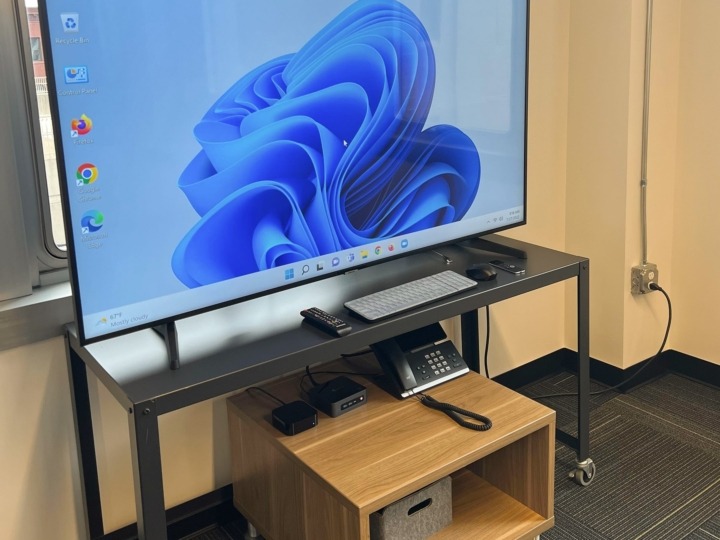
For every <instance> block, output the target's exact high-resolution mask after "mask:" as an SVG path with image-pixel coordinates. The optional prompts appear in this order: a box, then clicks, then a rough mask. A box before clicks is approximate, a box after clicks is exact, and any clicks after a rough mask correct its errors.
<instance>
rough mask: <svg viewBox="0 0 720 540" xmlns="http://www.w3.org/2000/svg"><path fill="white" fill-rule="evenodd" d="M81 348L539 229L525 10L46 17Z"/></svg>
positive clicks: (214, 4)
mask: <svg viewBox="0 0 720 540" xmlns="http://www.w3.org/2000/svg"><path fill="white" fill-rule="evenodd" d="M40 12H41V16H42V17H43V18H44V22H45V35H44V36H43V37H44V44H45V53H46V62H47V63H48V64H49V70H48V71H49V74H48V79H49V81H48V82H49V88H50V90H49V91H50V94H51V106H52V111H53V117H54V121H55V125H56V130H55V131H56V147H57V151H58V152H57V154H58V155H57V157H58V167H59V169H60V178H61V195H62V201H63V209H64V212H65V222H66V233H67V244H68V255H69V266H70V275H71V282H72V289H73V296H74V305H75V317H76V323H77V326H78V337H79V339H80V342H81V343H83V344H87V343H91V342H94V341H98V340H101V339H105V338H109V337H112V336H117V335H119V334H121V333H125V332H130V331H134V330H139V329H142V328H150V327H157V326H158V325H164V324H165V323H168V322H172V321H175V320H178V319H180V318H183V317H187V316H190V315H194V314H198V313H201V312H204V311H207V310H210V309H214V308H218V307H221V306H226V305H230V304H232V303H235V302H240V301H243V300H247V299H250V298H255V297H258V296H260V295H265V294H270V293H273V292H276V291H279V290H283V289H286V288H289V287H294V286H300V285H302V284H305V283H308V282H311V281H317V280H320V279H324V278H327V277H329V276H333V275H336V274H339V273H342V272H347V271H349V270H351V269H356V268H358V267H362V266H367V265H372V264H377V263H380V262H383V261H386V260H388V259H391V258H396V257H402V256H406V255H408V254H411V253H414V252H417V251H419V250H427V249H430V248H436V247H438V246H441V245H444V244H449V243H453V242H457V241H460V240H464V239H469V238H473V237H477V236H479V235H483V234H487V233H491V232H497V231H500V230H503V229H507V228H509V227H514V226H517V225H521V224H523V223H525V222H526V166H525V164H526V105H527V34H528V1H527V0H506V1H502V2H498V1H497V0H443V1H437V0H402V2H400V1H395V0H307V1H303V2H300V1H297V0H264V1H260V0H245V1H238V0H151V1H148V0H143V1H139V0H102V1H98V0H43V1H41V2H40Z"/></svg>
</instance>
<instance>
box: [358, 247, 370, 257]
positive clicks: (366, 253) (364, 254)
mask: <svg viewBox="0 0 720 540" xmlns="http://www.w3.org/2000/svg"><path fill="white" fill-rule="evenodd" d="M368 255H369V253H368V250H367V249H361V250H360V258H361V259H367V258H368Z"/></svg>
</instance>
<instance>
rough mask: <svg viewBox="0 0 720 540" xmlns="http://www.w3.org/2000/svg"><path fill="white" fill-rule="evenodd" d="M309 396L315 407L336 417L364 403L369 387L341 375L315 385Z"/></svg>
mask: <svg viewBox="0 0 720 540" xmlns="http://www.w3.org/2000/svg"><path fill="white" fill-rule="evenodd" d="M308 396H309V397H310V402H311V403H312V404H313V405H314V406H315V407H317V408H318V409H320V410H321V411H322V412H324V413H325V414H327V415H328V416H332V417H336V416H340V415H341V414H345V413H346V412H349V411H352V410H353V409H356V408H358V407H360V406H361V405H364V404H365V402H366V401H367V388H365V387H364V386H363V385H362V384H360V383H356V382H355V381H353V380H352V379H350V378H348V377H345V376H340V377H335V378H334V379H331V380H330V381H328V382H326V383H322V384H319V385H317V386H313V387H312V388H311V389H310V390H309V391H308Z"/></svg>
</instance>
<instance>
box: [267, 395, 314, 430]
mask: <svg viewBox="0 0 720 540" xmlns="http://www.w3.org/2000/svg"><path fill="white" fill-rule="evenodd" d="M317 423H318V418H317V411H316V410H315V409H313V408H312V407H311V406H310V405H308V404H307V403H305V402H304V401H300V400H298V401H293V402H292V403H286V404H285V405H282V406H280V407H277V408H276V409H273V412H272V425H273V426H275V427H276V428H277V429H279V430H280V431H282V432H283V433H284V434H285V435H297V434H298V433H302V432H303V431H305V430H307V429H310V428H311V427H315V426H317Z"/></svg>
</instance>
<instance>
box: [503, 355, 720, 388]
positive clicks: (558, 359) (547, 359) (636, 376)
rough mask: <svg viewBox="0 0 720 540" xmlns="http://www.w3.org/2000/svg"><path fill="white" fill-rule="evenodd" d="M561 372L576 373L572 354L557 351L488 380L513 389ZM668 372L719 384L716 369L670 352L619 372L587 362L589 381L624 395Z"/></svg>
mask: <svg viewBox="0 0 720 540" xmlns="http://www.w3.org/2000/svg"><path fill="white" fill-rule="evenodd" d="M561 371H570V372H575V373H576V372H577V371H578V366H577V353H576V352H575V351H572V350H570V349H558V350H557V351H555V352H552V353H550V354H548V355H546V356H543V357H541V358H538V359H537V360H534V361H532V362H529V363H527V364H525V365H523V366H520V367H518V368H515V369H513V370H511V371H508V372H507V373H503V374H502V375H498V376H497V377H492V379H493V380H494V381H496V382H498V383H500V384H502V385H503V386H507V387H508V388H513V389H517V388H520V387H522V386H525V385H528V384H532V383H534V382H537V381H539V380H541V379H543V378H546V377H550V376H552V375H555V374H556V373H559V372H561ZM668 372H674V373H678V374H680V375H684V376H686V377H689V378H692V379H696V380H698V381H700V382H703V383H706V384H710V385H711V386H716V387H717V386H718V383H717V382H715V381H720V365H717V364H712V363H710V362H707V361H705V360H701V359H700V358H696V357H694V356H690V355H687V354H684V353H681V352H678V351H674V350H668V351H665V352H663V353H662V354H661V355H660V356H659V357H658V358H655V359H654V360H652V361H651V362H649V363H648V360H645V361H644V362H639V363H638V364H635V365H634V366H631V367H629V368H628V369H620V368H618V367H615V366H611V365H610V364H606V363H604V362H601V361H599V360H596V359H594V358H591V359H590V378H591V379H592V380H593V381H596V382H599V383H601V384H604V385H605V386H613V387H614V386H618V390H619V391H620V392H628V391H630V390H632V389H634V388H637V387H639V386H642V385H643V384H646V383H648V382H649V381H651V380H654V379H656V378H658V377H660V376H662V375H664V374H666V373H668ZM491 375H492V374H491Z"/></svg>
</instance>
